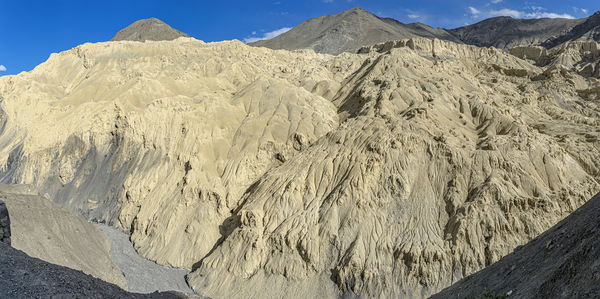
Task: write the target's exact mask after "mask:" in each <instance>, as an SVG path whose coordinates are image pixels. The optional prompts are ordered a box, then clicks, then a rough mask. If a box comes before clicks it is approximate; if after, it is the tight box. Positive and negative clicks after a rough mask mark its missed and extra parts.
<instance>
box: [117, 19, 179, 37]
mask: <svg viewBox="0 0 600 299" xmlns="http://www.w3.org/2000/svg"><path fill="white" fill-rule="evenodd" d="M178 37H189V36H188V35H187V34H185V33H183V32H181V31H178V30H176V29H173V28H172V27H171V26H169V25H167V24H166V23H165V22H163V21H161V20H159V19H157V18H149V19H142V20H138V21H135V22H134V23H133V24H131V25H129V26H127V27H125V28H123V29H121V30H120V31H119V32H117V34H115V36H114V37H113V38H112V39H111V41H118V40H131V41H139V42H143V41H146V40H155V41H156V40H174V39H176V38H178Z"/></svg>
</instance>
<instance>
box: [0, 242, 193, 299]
mask: <svg viewBox="0 0 600 299" xmlns="http://www.w3.org/2000/svg"><path fill="white" fill-rule="evenodd" d="M0 298H184V297H183V296H180V295H177V294H173V293H153V294H135V293H129V292H126V291H124V290H123V289H121V288H119V287H118V286H116V285H113V284H110V283H107V282H104V281H102V280H100V279H97V278H94V277H92V276H90V275H87V274H84V273H83V272H81V271H77V270H73V269H70V268H67V267H62V266H58V265H54V264H50V263H47V262H44V261H42V260H39V259H36V258H32V257H30V256H28V255H26V254H25V253H23V252H22V251H19V250H16V249H14V248H12V247H10V246H9V245H7V244H5V243H2V242H0Z"/></svg>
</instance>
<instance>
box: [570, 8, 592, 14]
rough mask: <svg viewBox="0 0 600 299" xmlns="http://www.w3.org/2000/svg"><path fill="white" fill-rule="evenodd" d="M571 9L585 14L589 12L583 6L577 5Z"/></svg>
mask: <svg viewBox="0 0 600 299" xmlns="http://www.w3.org/2000/svg"><path fill="white" fill-rule="evenodd" d="M573 11H574V12H575V13H580V12H581V13H583V14H584V15H587V14H588V13H589V12H590V11H589V10H587V9H585V8H579V7H575V6H573Z"/></svg>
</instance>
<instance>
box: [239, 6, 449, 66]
mask: <svg viewBox="0 0 600 299" xmlns="http://www.w3.org/2000/svg"><path fill="white" fill-rule="evenodd" d="M411 37H428V38H439V39H443V40H450V41H455V42H460V41H459V40H458V39H456V38H455V37H454V36H452V35H451V34H449V33H448V32H446V31H445V30H444V29H440V28H431V27H429V26H427V25H425V24H420V23H413V24H403V23H400V22H398V21H396V20H394V19H390V18H379V17H377V16H375V15H373V14H371V13H370V12H368V11H366V10H364V9H362V8H353V9H349V10H347V11H344V12H341V13H339V14H335V15H327V16H322V17H316V18H312V19H309V20H307V21H305V22H303V23H302V24H300V25H298V26H296V27H294V28H293V29H292V30H290V31H288V32H286V33H284V34H281V35H279V36H277V37H275V38H273V39H270V40H263V41H257V42H254V43H250V45H252V46H257V47H267V48H271V49H287V50H297V49H313V50H315V52H317V53H325V54H334V55H336V54H339V53H342V52H355V51H356V50H358V49H359V48H361V47H363V46H369V45H373V44H376V43H380V42H385V41H388V40H398V39H406V38H411Z"/></svg>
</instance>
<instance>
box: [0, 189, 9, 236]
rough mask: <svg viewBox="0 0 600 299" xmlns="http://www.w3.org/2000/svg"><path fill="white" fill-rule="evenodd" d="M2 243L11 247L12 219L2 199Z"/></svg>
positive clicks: (0, 205) (0, 226)
mask: <svg viewBox="0 0 600 299" xmlns="http://www.w3.org/2000/svg"><path fill="white" fill-rule="evenodd" d="M0 243H6V244H8V245H10V218H8V210H7V209H6V205H5V204H4V202H3V201H2V200H1V199H0Z"/></svg>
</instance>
